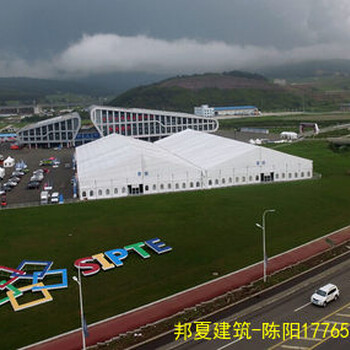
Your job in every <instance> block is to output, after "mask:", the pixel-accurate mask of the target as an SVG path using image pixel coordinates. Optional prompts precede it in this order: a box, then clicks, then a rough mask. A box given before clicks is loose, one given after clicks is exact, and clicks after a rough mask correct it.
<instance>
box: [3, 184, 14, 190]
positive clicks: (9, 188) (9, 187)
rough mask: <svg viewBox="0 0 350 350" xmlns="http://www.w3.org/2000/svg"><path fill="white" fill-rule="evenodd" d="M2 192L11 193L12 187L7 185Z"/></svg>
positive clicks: (4, 185)
mask: <svg viewBox="0 0 350 350" xmlns="http://www.w3.org/2000/svg"><path fill="white" fill-rule="evenodd" d="M2 190H3V191H5V192H10V191H11V190H12V186H10V185H8V184H6V183H5V184H3V185H2Z"/></svg>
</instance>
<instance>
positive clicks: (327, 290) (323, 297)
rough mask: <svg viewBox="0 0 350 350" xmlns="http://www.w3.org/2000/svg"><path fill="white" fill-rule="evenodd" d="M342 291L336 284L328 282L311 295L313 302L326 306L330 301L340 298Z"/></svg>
mask: <svg viewBox="0 0 350 350" xmlns="http://www.w3.org/2000/svg"><path fill="white" fill-rule="evenodd" d="M339 295H340V292H339V289H338V287H337V286H336V285H334V284H332V283H328V284H326V285H325V286H323V287H321V288H319V289H317V290H316V291H315V293H314V294H312V296H311V303H312V304H315V305H319V306H323V307H326V306H327V304H328V303H330V302H331V301H333V300H337V299H338V298H339Z"/></svg>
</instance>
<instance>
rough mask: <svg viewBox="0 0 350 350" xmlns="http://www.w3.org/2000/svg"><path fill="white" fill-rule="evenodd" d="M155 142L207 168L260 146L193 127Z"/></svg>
mask: <svg viewBox="0 0 350 350" xmlns="http://www.w3.org/2000/svg"><path fill="white" fill-rule="evenodd" d="M155 143H156V144H157V145H158V146H160V147H161V148H163V149H166V150H168V151H169V152H171V153H172V154H176V155H178V156H180V157H183V158H185V159H187V160H189V161H190V162H191V163H193V164H197V165H198V164H200V166H201V167H204V168H207V169H208V168H211V167H213V166H215V165H217V164H220V163H223V162H225V161H228V160H230V159H232V158H236V157H240V156H242V155H243V154H245V153H248V152H252V151H254V150H256V149H257V148H258V147H257V146H253V145H250V144H248V143H245V142H240V141H235V140H232V139H228V138H225V137H221V136H216V135H210V134H207V133H202V132H200V131H194V130H191V129H187V130H184V131H182V132H179V133H177V134H174V135H171V136H169V137H167V138H164V139H162V140H159V141H156V142H155Z"/></svg>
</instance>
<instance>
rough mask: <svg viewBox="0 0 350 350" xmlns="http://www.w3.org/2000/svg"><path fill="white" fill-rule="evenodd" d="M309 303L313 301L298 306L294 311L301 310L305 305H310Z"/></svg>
mask: <svg viewBox="0 0 350 350" xmlns="http://www.w3.org/2000/svg"><path fill="white" fill-rule="evenodd" d="M309 305H311V302H310V301H309V302H308V303H307V304H305V305H303V306H300V307H298V308H296V309H295V310H294V312H297V311H299V310H301V309H303V308H304V307H307V306H309Z"/></svg>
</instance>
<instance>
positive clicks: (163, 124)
mask: <svg viewBox="0 0 350 350" xmlns="http://www.w3.org/2000/svg"><path fill="white" fill-rule="evenodd" d="M90 116H91V121H92V122H93V124H94V126H95V127H96V129H97V130H98V132H99V133H100V135H101V136H108V135H110V134H120V135H125V136H133V137H134V138H140V139H144V140H148V141H155V140H159V139H160V138H163V137H165V136H169V135H172V134H174V133H177V132H180V131H183V130H186V129H192V130H197V131H204V132H214V131H216V130H217V129H218V127H219V124H218V121H217V120H214V119H210V118H205V117H200V116H195V115H193V114H187V113H178V112H167V111H157V110H149V109H139V108H120V107H108V106H93V107H91V109H90Z"/></svg>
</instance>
